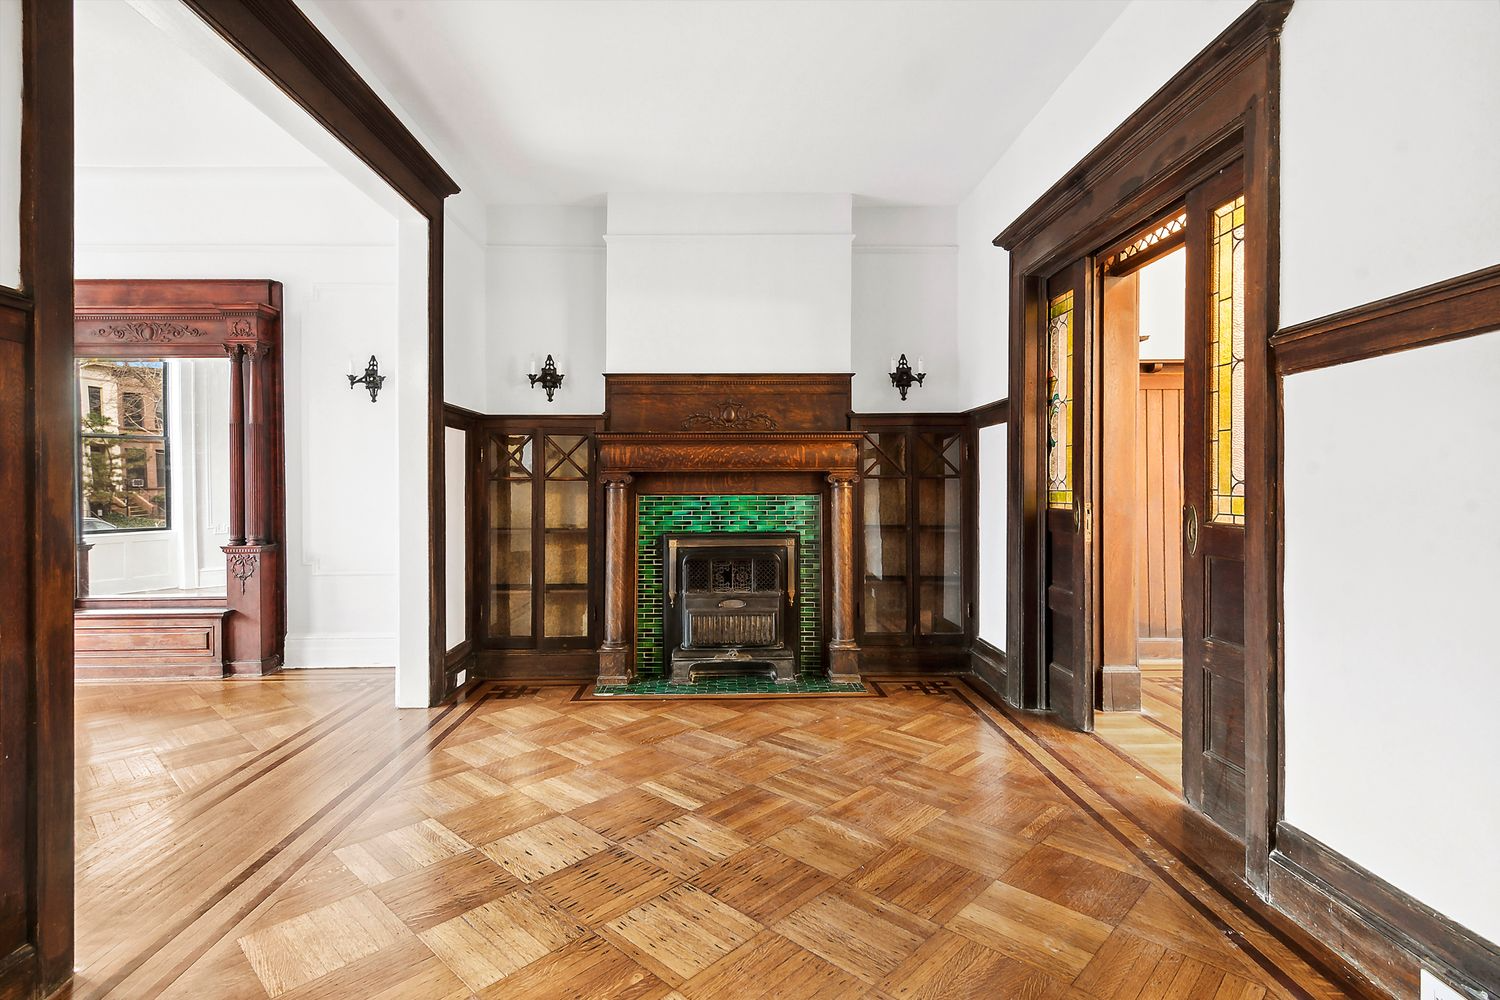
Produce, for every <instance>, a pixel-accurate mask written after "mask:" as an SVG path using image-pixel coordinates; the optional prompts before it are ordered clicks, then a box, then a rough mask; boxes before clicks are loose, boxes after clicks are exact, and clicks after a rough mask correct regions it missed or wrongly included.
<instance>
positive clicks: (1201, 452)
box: [1182, 162, 1259, 838]
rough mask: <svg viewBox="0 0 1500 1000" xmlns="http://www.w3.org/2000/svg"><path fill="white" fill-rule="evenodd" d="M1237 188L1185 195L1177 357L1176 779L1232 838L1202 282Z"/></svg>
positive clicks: (1233, 533)
mask: <svg viewBox="0 0 1500 1000" xmlns="http://www.w3.org/2000/svg"><path fill="white" fill-rule="evenodd" d="M1243 191H1244V181H1243V170H1242V167H1241V165H1240V164H1239V163H1238V162H1236V163H1234V164H1231V165H1230V166H1228V167H1225V168H1224V169H1223V170H1221V171H1220V172H1219V173H1218V174H1217V175H1216V176H1214V177H1212V178H1210V179H1209V180H1207V181H1204V182H1203V183H1202V184H1200V185H1198V186H1197V187H1195V188H1194V189H1193V190H1192V192H1190V193H1189V195H1188V227H1187V232H1188V236H1187V247H1188V259H1187V301H1188V310H1187V317H1186V319H1187V323H1186V336H1185V355H1186V357H1185V361H1184V367H1183V504H1184V508H1183V529H1184V537H1183V545H1182V637H1183V642H1182V650H1183V684H1182V686H1183V693H1182V785H1183V792H1184V794H1185V795H1186V797H1187V799H1188V801H1189V802H1190V803H1192V804H1193V805H1194V806H1195V807H1196V808H1198V809H1200V810H1201V811H1202V812H1203V813H1204V814H1206V815H1207V816H1208V817H1209V818H1210V819H1212V820H1213V821H1214V822H1216V823H1218V824H1219V825H1220V826H1222V827H1223V828H1224V829H1225V830H1227V831H1228V832H1229V833H1231V834H1233V835H1234V836H1235V837H1236V838H1243V836H1244V830H1245V793H1246V774H1245V772H1246V756H1245V751H1246V740H1245V717H1246V701H1245V634H1246V631H1245V611H1246V605H1245V599H1246V598H1245V595H1246V579H1245V552H1246V547H1245V526H1244V524H1231V523H1225V522H1221V521H1216V520H1215V519H1214V517H1213V515H1212V513H1211V506H1212V497H1211V495H1210V486H1209V476H1210V471H1209V470H1210V467H1211V463H1210V456H1209V448H1210V423H1209V420H1210V413H1209V406H1210V392H1209V378H1210V358H1209V346H1210V345H1209V340H1210V336H1211V333H1212V330H1211V327H1210V315H1209V294H1210V287H1209V286H1210V282H1211V277H1210V273H1211V270H1210V268H1211V261H1210V254H1211V253H1212V252H1213V244H1212V233H1211V218H1212V214H1213V212H1214V210H1215V209H1216V208H1218V207H1219V206H1220V205H1223V204H1225V203H1227V202H1230V201H1233V200H1234V199H1235V198H1236V197H1237V196H1239V195H1240V194H1241V193H1243ZM1247 256H1248V255H1247ZM1241 308H1243V304H1242V305H1241ZM1241 419H1243V417H1241ZM1236 430H1237V432H1238V433H1241V434H1243V433H1244V432H1245V430H1246V428H1244V427H1238V428H1236ZM1252 486H1253V484H1251V483H1250V482H1249V481H1248V480H1247V482H1246V487H1247V491H1248V489H1249V488H1251V487H1252ZM1258 499H1259V498H1257V497H1253V496H1249V495H1247V497H1246V503H1247V505H1248V504H1249V503H1251V502H1253V501H1255V500H1258ZM1242 520H1243V519H1242Z"/></svg>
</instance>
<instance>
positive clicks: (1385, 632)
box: [1284, 333, 1500, 941]
mask: <svg viewBox="0 0 1500 1000" xmlns="http://www.w3.org/2000/svg"><path fill="white" fill-rule="evenodd" d="M1497 383H1500V333H1489V334H1485V335H1482V336H1479V337H1473V338H1469V339H1466V340H1461V341H1456V342H1453V343H1450V344H1442V345H1438V346H1434V347H1428V348H1423V349H1420V350H1415V351H1410V352H1406V353H1403V354H1396V355H1391V356H1389V357H1384V358H1375V359H1372V360H1369V361H1361V362H1356V363H1354V364H1349V365H1343V366H1339V367H1336V368H1331V369H1325V370H1322V371H1317V372H1309V373H1306V374H1301V375H1295V376H1292V377H1290V378H1288V379H1287V380H1286V386H1285V389H1286V403H1285V414H1286V428H1287V435H1286V475H1285V488H1286V582H1285V586H1286V665H1285V671H1284V678H1285V687H1284V699H1285V705H1286V800H1285V809H1286V818H1287V820H1288V821H1289V822H1291V823H1292V824H1294V825H1295V826H1297V827H1299V828H1301V829H1302V830H1305V831H1306V832H1307V833H1310V834H1312V835H1313V836H1314V837H1317V838H1318V839H1320V840H1322V841H1323V842H1324V843H1326V844H1328V845H1329V846H1330V847H1332V848H1334V849H1335V850H1337V851H1339V852H1341V853H1343V854H1346V855H1348V856H1349V857H1350V858H1352V859H1353V860H1354V861H1356V862H1358V863H1359V864H1361V865H1363V866H1365V867H1366V868H1368V869H1370V870H1371V871H1373V872H1375V873H1376V874H1377V875H1379V876H1381V877H1382V878H1384V879H1386V880H1387V881H1389V882H1391V883H1392V884H1394V885H1395V886H1397V887H1398V888H1400V889H1402V890H1404V891H1405V892H1408V893H1410V894H1411V895H1413V896H1415V897H1416V898H1417V899H1419V900H1421V901H1422V902H1424V903H1426V904H1427V905H1429V906H1431V907H1433V908H1434V909H1437V910H1439V911H1440V912H1442V913H1445V914H1447V915H1448V916H1449V917H1451V918H1453V919H1454V920H1456V921H1458V922H1459V923H1461V924H1463V925H1464V926H1466V927H1468V928H1470V929H1471V930H1473V931H1475V932H1476V933H1478V934H1481V935H1483V936H1484V937H1486V938H1488V939H1489V940H1491V941H1500V866H1497V865H1496V864H1495V862H1494V848H1495V831H1496V830H1497V829H1500V786H1497V785H1496V782H1495V779H1494V773H1493V765H1494V760H1495V740H1494V731H1495V730H1494V722H1493V708H1494V705H1495V704H1496V702H1497V701H1500V669H1497V668H1500V657H1497V655H1496V652H1495V643H1494V636H1493V627H1492V623H1493V619H1494V614H1495V608H1496V607H1497V606H1500V580H1497V577H1496V575H1495V567H1496V566H1500V522H1497V521H1496V520H1495V518H1494V516H1493V512H1492V510H1491V509H1490V506H1491V505H1490V498H1492V497H1493V496H1494V495H1495V494H1496V492H1497V491H1500V469H1497V467H1496V465H1495V463H1494V462H1493V461H1492V458H1493V456H1494V454H1495V441H1496V439H1497V437H1500V412H1497V410H1496V409H1495V407H1494V405H1493V400H1494V386H1495V385H1496V384H1497ZM1396 399H1399V400H1401V405H1400V406H1392V405H1391V401H1392V400H1396Z"/></svg>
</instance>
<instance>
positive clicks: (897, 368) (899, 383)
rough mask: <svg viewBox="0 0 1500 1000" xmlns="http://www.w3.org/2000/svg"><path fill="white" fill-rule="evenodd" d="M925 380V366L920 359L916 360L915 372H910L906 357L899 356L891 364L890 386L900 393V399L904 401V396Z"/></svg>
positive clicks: (909, 364)
mask: <svg viewBox="0 0 1500 1000" xmlns="http://www.w3.org/2000/svg"><path fill="white" fill-rule="evenodd" d="M926 378H927V365H926V363H925V362H924V361H923V360H922V358H920V357H918V358H917V370H916V371H915V372H913V371H912V368H911V363H910V362H909V361H907V360H906V355H904V354H903V355H901V357H900V358H899V359H897V360H893V361H892V362H891V385H893V386H895V387H896V389H897V391H898V392H900V393H901V399H902V401H903V402H904V401H905V400H906V394H907V392H909V391H910V390H911V387H912V386H914V385H921V384H922V382H923V381H924V380H925V379H926Z"/></svg>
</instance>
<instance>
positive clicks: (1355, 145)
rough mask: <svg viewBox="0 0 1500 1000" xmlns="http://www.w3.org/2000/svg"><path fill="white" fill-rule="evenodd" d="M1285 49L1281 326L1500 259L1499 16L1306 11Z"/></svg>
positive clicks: (1496, 11) (1290, 24)
mask: <svg viewBox="0 0 1500 1000" xmlns="http://www.w3.org/2000/svg"><path fill="white" fill-rule="evenodd" d="M1283 38H1284V41H1283V44H1282V68H1281V75H1282V101H1281V322H1282V324H1283V325H1290V324H1293V323H1299V322H1302V321H1304V320H1309V319H1313V318H1315V317H1318V316H1324V315H1327V314H1328V313H1332V312H1337V311H1339V310H1341V309H1347V308H1349V307H1350V306H1355V305H1360V304H1362V303H1365V302H1372V301H1375V300H1376V299H1381V298H1385V297H1386V296H1388V295H1394V294H1396V293H1397V292H1402V291H1406V290H1407V289H1411V288H1419V287H1421V286H1423V285H1428V284H1431V283H1432V282H1435V281H1441V280H1443V279H1445V278H1451V277H1454V276H1456V275H1459V274H1465V273H1467V272H1469V271H1473V270H1477V269H1479V268H1483V267H1489V266H1491V265H1493V264H1494V263H1495V262H1496V261H1500V198H1496V197H1495V191H1494V185H1495V167H1496V164H1497V163H1500V127H1497V126H1496V122H1500V60H1497V59H1496V58H1495V52H1496V51H1500V4H1497V3H1493V2H1490V3H1475V2H1465V0H1398V2H1389V3H1378V4H1359V5H1353V4H1343V3H1331V2H1327V0H1312V2H1305V0H1304V2H1299V3H1298V4H1297V5H1296V6H1295V7H1293V8H1292V13H1291V15H1290V16H1289V17H1288V18H1287V23H1286V30H1285V34H1284V36H1283ZM1372 108H1378V109H1379V127H1378V128H1372V127H1371V120H1370V112H1371V109H1372ZM1351 164H1364V165H1366V166H1364V167H1363V168H1361V169H1350V166H1351Z"/></svg>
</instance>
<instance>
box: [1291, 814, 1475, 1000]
mask: <svg viewBox="0 0 1500 1000" xmlns="http://www.w3.org/2000/svg"><path fill="white" fill-rule="evenodd" d="M1480 863H1484V862H1483V861H1481V862H1480ZM1271 902H1272V904H1273V905H1274V906H1276V908H1277V909H1279V910H1281V911H1282V912H1283V913H1285V914H1287V915H1288V916H1289V917H1291V918H1292V919H1293V920H1295V921H1297V922H1298V923H1299V924H1301V925H1302V926H1303V927H1305V928H1307V929H1308V930H1309V931H1310V932H1311V933H1313V934H1315V935H1317V936H1318V937H1319V938H1321V939H1322V940H1323V941H1325V942H1326V943H1327V944H1328V946H1329V947H1330V948H1333V949H1334V950H1335V951H1338V952H1339V953H1340V954H1342V955H1344V956H1345V958H1347V959H1348V960H1349V962H1350V963H1351V964H1353V965H1354V966H1355V967H1356V968H1357V969H1358V970H1359V971H1360V972H1361V973H1363V974H1364V975H1365V976H1367V977H1368V978H1369V979H1370V980H1371V981H1372V982H1374V983H1375V984H1376V985H1378V986H1380V987H1381V988H1382V989H1385V990H1387V991H1389V992H1390V993H1392V994H1393V995H1395V996H1416V995H1417V991H1418V988H1419V987H1418V976H1419V969H1420V968H1422V967H1426V968H1427V969H1429V970H1431V971H1432V972H1433V973H1435V974H1436V975H1437V976H1438V977H1439V978H1441V979H1443V980H1444V981H1445V982H1447V983H1448V984H1449V985H1451V986H1453V987H1455V988H1459V989H1462V990H1465V991H1467V993H1468V995H1469V996H1472V997H1474V998H1475V1000H1481V998H1493V997H1495V996H1496V995H1497V992H1500V947H1497V946H1496V945H1495V944H1494V943H1493V942H1490V941H1486V940H1485V939H1483V938H1481V937H1480V936H1478V935H1477V934H1475V933H1473V932H1472V931H1470V930H1468V929H1467V928H1465V927H1461V926H1459V925H1458V924H1456V923H1454V922H1453V921H1452V920H1450V919H1449V918H1447V917H1445V916H1443V915H1442V914H1441V913H1438V912H1437V911H1436V910H1434V909H1432V908H1431V907H1429V906H1426V905H1425V904H1423V903H1421V902H1419V901H1418V900H1416V899H1414V898H1412V897H1411V896H1410V895H1408V894H1406V893H1405V892H1402V891H1401V890H1400V889H1398V888H1396V887H1395V886H1393V885H1391V884H1390V883H1389V882H1387V881H1385V880H1384V879H1382V878H1380V876H1378V875H1376V874H1374V873H1373V872H1371V871H1368V870H1367V869H1365V868H1363V867H1361V866H1360V865H1358V864H1356V863H1355V862H1353V861H1351V860H1349V859H1348V858H1346V857H1345V856H1343V855H1342V854H1340V853H1338V852H1337V851H1335V850H1333V849H1332V848H1331V847H1329V846H1328V845H1327V844H1324V843H1323V842H1322V841H1320V840H1318V839H1317V838H1316V837H1313V836H1311V835H1309V834H1307V833H1305V832H1303V831H1302V830H1299V829H1298V828H1297V827H1295V826H1292V825H1291V824H1290V823H1286V822H1281V823H1278V824H1277V826H1276V848H1275V850H1274V851H1273V852H1272V853H1271Z"/></svg>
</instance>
